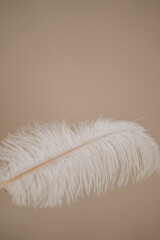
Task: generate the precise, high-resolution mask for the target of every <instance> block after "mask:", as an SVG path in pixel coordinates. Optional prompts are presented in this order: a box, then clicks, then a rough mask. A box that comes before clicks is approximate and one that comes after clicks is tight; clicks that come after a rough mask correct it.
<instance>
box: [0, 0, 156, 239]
mask: <svg viewBox="0 0 160 240" xmlns="http://www.w3.org/2000/svg"><path fill="white" fill-rule="evenodd" d="M0 22H1V25H0V31H1V44H0V53H1V54H0V61H1V63H0V68H1V71H0V111H1V112H0V138H1V139H3V138H4V137H5V136H6V135H7V133H8V132H11V133H14V131H15V130H16V129H17V128H18V127H19V126H20V125H25V124H27V123H28V122H29V123H32V120H40V121H48V120H52V119H62V118H64V117H65V118H68V119H69V120H71V121H74V120H76V119H91V118H95V117H98V116H99V115H102V116H108V117H113V118H116V119H126V120H137V119H140V118H142V119H141V120H139V123H140V124H142V125H144V126H145V127H146V128H147V129H150V130H149V131H150V133H151V135H152V136H153V137H154V138H155V140H156V141H157V142H158V143H159V144H160V127H159V125H160V111H159V109H160V94H159V92H160V27H159V23H160V1H154V0H151V1H143V0H140V1H130V0H129V1H100V0H97V1H91V0H90V1H89V0H85V1H83V0H73V1H70V0H66V1H65V0H64V1H61V0H60V1H58V0H57V1H54V0H53V1H45V0H44V1H40V0H39V1H38V0H37V1H35V0H32V1H31V0H27V1H25V0H23V1H20V0H17V1H16V0H7V1H6V0H0ZM0 239H1V240H22V239H23V240H33V239H34V240H44V239H46V240H53V239H55V240H64V239H65V240H67V239H69V240H75V239H76V240H79V239H83V240H89V239H91V240H97V239H99V240H106V239H110V240H128V239H129V240H135V239H136V240H143V239H144V240H151V239H154V240H159V239H160V177H158V176H152V177H151V178H150V179H148V180H147V181H145V182H142V183H139V184H137V185H132V184H129V185H128V186H127V187H126V188H115V189H114V190H113V191H111V192H108V193H107V194H105V195H104V196H103V197H101V198H95V197H94V196H91V197H89V198H85V199H84V200H80V201H79V202H78V203H74V204H72V205H71V206H66V205H65V206H63V207H62V208H56V209H45V210H37V211H35V210H33V209H28V208H18V207H15V206H14V205H13V204H12V203H11V198H10V196H9V195H8V194H7V193H5V192H4V191H0Z"/></svg>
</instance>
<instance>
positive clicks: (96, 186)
mask: <svg viewBox="0 0 160 240" xmlns="http://www.w3.org/2000/svg"><path fill="white" fill-rule="evenodd" d="M0 163H1V164H0V166H1V167H0V182H1V183H0V188H1V189H6V190H7V192H8V193H9V194H10V195H11V196H12V200H13V202H14V203H15V204H17V205H19V206H28V207H34V208H38V207H39V208H46V207H56V206H60V205H62V204H63V203H64V202H66V203H68V204H70V203H71V202H73V201H76V200H77V199H78V198H79V197H83V196H84V195H90V194H91V193H94V194H95V195H101V194H103V193H105V192H106V191H107V190H109V189H112V188H113V186H114V185H115V184H117V185H118V186H125V185H126V184H127V182H128V181H129V180H132V181H133V182H138V181H140V180H142V179H144V178H146V177H148V176H150V175H151V174H153V173H156V172H157V173H159V171H160V151H159V147H158V146H157V144H156V143H155V141H154V140H153V138H152V137H151V136H149V135H148V134H147V133H146V130H145V129H144V128H143V127H142V126H140V125H139V124H137V123H135V122H128V121H122V120H119V121H115V120H111V119H106V118H98V119H96V120H91V121H79V122H77V123H74V124H69V123H67V122H66V121H62V122H49V123H37V122H35V123H34V125H33V126H30V125H28V126H26V127H21V128H20V129H19V130H17V132H16V133H15V134H13V135H11V134H9V135H8V137H7V138H6V139H5V140H4V141H2V143H1V146H0Z"/></svg>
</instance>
